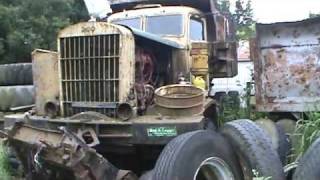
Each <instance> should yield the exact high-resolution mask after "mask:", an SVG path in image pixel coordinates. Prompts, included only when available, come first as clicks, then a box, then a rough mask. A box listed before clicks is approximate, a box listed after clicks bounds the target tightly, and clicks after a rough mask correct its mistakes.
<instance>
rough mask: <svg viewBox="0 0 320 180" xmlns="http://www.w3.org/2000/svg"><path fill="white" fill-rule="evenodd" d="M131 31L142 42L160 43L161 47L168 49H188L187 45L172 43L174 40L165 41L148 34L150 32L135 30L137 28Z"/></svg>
mask: <svg viewBox="0 0 320 180" xmlns="http://www.w3.org/2000/svg"><path fill="white" fill-rule="evenodd" d="M128 28H129V27H128ZM129 29H130V30H131V31H132V33H133V34H134V35H135V36H136V37H138V38H141V39H142V40H145V41H152V42H157V43H159V44H161V45H164V46H168V47H171V48H176V49H185V48H186V46H185V45H181V44H179V43H177V42H175V41H172V40H168V39H164V38H162V37H161V36H159V35H155V34H152V33H148V32H145V31H141V30H139V29H135V28H129Z"/></svg>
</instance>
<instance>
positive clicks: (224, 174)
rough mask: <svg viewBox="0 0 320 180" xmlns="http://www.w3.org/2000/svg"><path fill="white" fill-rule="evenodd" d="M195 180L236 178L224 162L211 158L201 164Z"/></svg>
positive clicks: (228, 179)
mask: <svg viewBox="0 0 320 180" xmlns="http://www.w3.org/2000/svg"><path fill="white" fill-rule="evenodd" d="M193 180H234V176H233V173H232V171H231V169H230V167H229V166H228V164H227V163H226V162H224V160H222V159H220V158H217V157H211V158H208V159H206V160H204V161H203V162H202V163H201V164H200V166H199V168H198V169H197V171H196V173H195V175H194V177H193Z"/></svg>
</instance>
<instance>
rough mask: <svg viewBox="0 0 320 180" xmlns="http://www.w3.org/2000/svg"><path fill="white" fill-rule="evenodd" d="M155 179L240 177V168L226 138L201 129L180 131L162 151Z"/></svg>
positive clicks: (228, 179) (221, 179) (226, 179)
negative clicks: (186, 131) (180, 133)
mask: <svg viewBox="0 0 320 180" xmlns="http://www.w3.org/2000/svg"><path fill="white" fill-rule="evenodd" d="M153 179H154V180H164V179H167V180H169V179H172V180H173V179H174V180H206V179H208V180H209V179H216V180H241V179H242V175H241V168H240V165H239V163H238V161H237V158H236V156H235V153H234V152H233V151H232V148H231V146H230V145H229V144H228V143H227V140H226V139H225V138H223V137H222V136H221V135H219V134H218V133H216V132H213V131H209V130H200V131H194V132H190V133H186V134H183V135H180V136H178V137H176V138H175V139H173V140H172V141H171V142H170V143H169V144H168V145H167V146H166V147H165V148H164V150H163V151H162V153H161V155H160V157H159V159H158V161H157V163H156V165H155V168H154V170H153Z"/></svg>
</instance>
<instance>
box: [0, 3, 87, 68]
mask: <svg viewBox="0 0 320 180" xmlns="http://www.w3.org/2000/svg"><path fill="white" fill-rule="evenodd" d="M86 17H87V12H86V9H85V6H84V4H83V1H82V0H45V1H43V0H13V1H12V0H11V1H9V0H3V1H1V2H0V22H1V24H0V63H15V62H29V61H30V60H31V52H32V51H33V50H34V49H36V48H42V49H50V50H56V41H57V40H56V37H57V33H58V31H59V30H60V29H61V28H63V27H65V26H67V25H69V24H70V23H75V22H77V21H80V20H81V19H84V18H86Z"/></svg>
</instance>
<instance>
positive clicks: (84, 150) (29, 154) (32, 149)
mask: <svg viewBox="0 0 320 180" xmlns="http://www.w3.org/2000/svg"><path fill="white" fill-rule="evenodd" d="M91 135H92V136H94V134H91ZM7 137H8V142H9V145H10V147H12V148H13V149H14V150H15V152H16V155H17V157H18V159H19V160H20V161H21V162H22V165H23V168H24V171H25V172H26V173H27V176H28V178H30V179H47V178H48V177H50V178H53V179H61V178H62V179H70V178H71V179H75V180H103V179H110V180H137V179H138V177H137V176H136V175H135V174H134V173H132V172H131V171H125V170H120V169H118V168H117V167H115V166H114V165H113V164H111V163H110V162H109V161H108V160H107V159H105V158H104V157H103V156H102V155H100V154H99V153H97V152H96V151H95V150H94V149H93V148H92V147H90V146H89V145H88V144H86V143H85V142H84V141H82V139H81V137H78V136H77V135H76V134H74V133H72V132H70V131H69V130H67V129H66V128H61V130H60V131H52V130H47V129H41V128H35V127H31V126H28V125H25V124H24V123H16V124H15V125H14V126H12V128H11V129H10V130H9V131H8V134H7ZM66 177H68V178H66Z"/></svg>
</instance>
